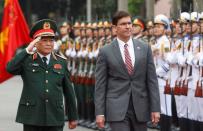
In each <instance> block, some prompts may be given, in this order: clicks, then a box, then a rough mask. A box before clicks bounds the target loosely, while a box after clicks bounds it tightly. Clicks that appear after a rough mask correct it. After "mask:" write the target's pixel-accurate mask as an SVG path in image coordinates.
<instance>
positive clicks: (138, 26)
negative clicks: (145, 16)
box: [132, 18, 145, 40]
mask: <svg viewBox="0 0 203 131" xmlns="http://www.w3.org/2000/svg"><path fill="white" fill-rule="evenodd" d="M144 29H145V25H144V22H143V21H142V20H141V19H138V18H135V19H134V20H133V28H132V34H133V38H134V39H140V40H144V39H143V31H144Z"/></svg>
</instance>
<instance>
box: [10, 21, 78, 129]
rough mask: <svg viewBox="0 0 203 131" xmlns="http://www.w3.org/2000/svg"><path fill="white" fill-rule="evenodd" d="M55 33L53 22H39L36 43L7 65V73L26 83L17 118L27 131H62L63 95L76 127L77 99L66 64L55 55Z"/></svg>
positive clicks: (72, 125) (34, 32)
mask: <svg viewBox="0 0 203 131" xmlns="http://www.w3.org/2000/svg"><path fill="white" fill-rule="evenodd" d="M56 30H57V26H56V23H55V22H54V21H52V20H50V19H43V20H40V21H38V22H36V23H35V25H34V26H33V27H32V29H31V31H30V37H31V38H33V39H34V40H33V41H32V42H31V43H30V44H29V45H28V47H27V48H26V49H24V50H23V51H22V52H20V53H19V54H17V55H16V56H15V57H14V58H13V59H12V60H11V61H10V62H9V63H8V65H7V71H8V72H9V73H11V74H14V75H21V77H22V80H23V83H24V85H23V91H22V94H21V98H20V103H19V107H18V112H17V117H16V121H17V122H19V123H22V124H23V125H24V127H23V128H24V129H23V130H24V131H63V126H64V116H65V115H64V104H63V96H64V98H65V105H66V106H65V107H67V108H65V114H66V115H68V121H69V128H70V129H73V128H75V127H76V125H77V122H76V120H77V109H76V101H75V100H76V97H75V93H74V89H73V87H72V84H71V81H70V78H69V77H70V74H69V72H68V70H67V64H66V61H65V59H64V58H62V57H61V56H58V55H55V54H54V53H53V52H52V51H53V46H54V37H55V32H56ZM34 47H36V52H33V48H34Z"/></svg>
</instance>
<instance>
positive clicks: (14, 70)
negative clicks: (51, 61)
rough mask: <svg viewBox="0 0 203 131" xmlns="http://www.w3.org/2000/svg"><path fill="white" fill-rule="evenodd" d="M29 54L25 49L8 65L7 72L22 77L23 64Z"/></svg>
mask: <svg viewBox="0 0 203 131" xmlns="http://www.w3.org/2000/svg"><path fill="white" fill-rule="evenodd" d="M28 56H29V54H28V53H27V52H26V50H25V49H23V50H22V51H21V52H20V53H19V54H17V55H16V56H15V57H14V58H13V59H12V60H11V61H9V62H8V63H7V66H6V70H7V71H8V72H9V73H11V74H13V75H20V74H21V71H22V64H23V61H24V60H25V58H26V57H28Z"/></svg>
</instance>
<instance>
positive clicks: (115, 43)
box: [112, 39, 129, 76]
mask: <svg viewBox="0 0 203 131" xmlns="http://www.w3.org/2000/svg"><path fill="white" fill-rule="evenodd" d="M112 44H113V55H114V56H115V57H116V58H117V59H116V60H117V61H118V63H119V65H120V66H121V69H122V70H123V72H125V73H126V74H127V75H128V76H129V74H128V70H127V68H126V66H125V63H124V61H123V58H122V55H121V50H120V47H119V45H118V41H117V39H115V40H114V41H113V43H112Z"/></svg>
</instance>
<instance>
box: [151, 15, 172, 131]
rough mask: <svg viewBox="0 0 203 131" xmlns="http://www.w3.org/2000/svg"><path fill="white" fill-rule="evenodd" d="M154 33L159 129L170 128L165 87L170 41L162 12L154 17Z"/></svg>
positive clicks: (167, 78) (169, 111)
mask: <svg viewBox="0 0 203 131" xmlns="http://www.w3.org/2000/svg"><path fill="white" fill-rule="evenodd" d="M154 24H155V25H154V35H155V37H156V43H155V45H153V46H152V50H153V54H154V62H155V66H156V73H157V76H158V82H159V92H160V101H161V120H160V126H161V131H170V130H171V115H172V112H171V94H170V93H166V92H165V89H166V87H167V86H168V84H169V83H170V73H169V72H170V65H169V63H168V62H167V61H166V56H167V54H168V53H169V51H170V41H169V39H168V38H167V36H166V34H165V32H166V30H167V28H168V26H169V25H168V18H167V17H166V16H164V15H162V14H160V15H157V16H156V17H155V19H154Z"/></svg>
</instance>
